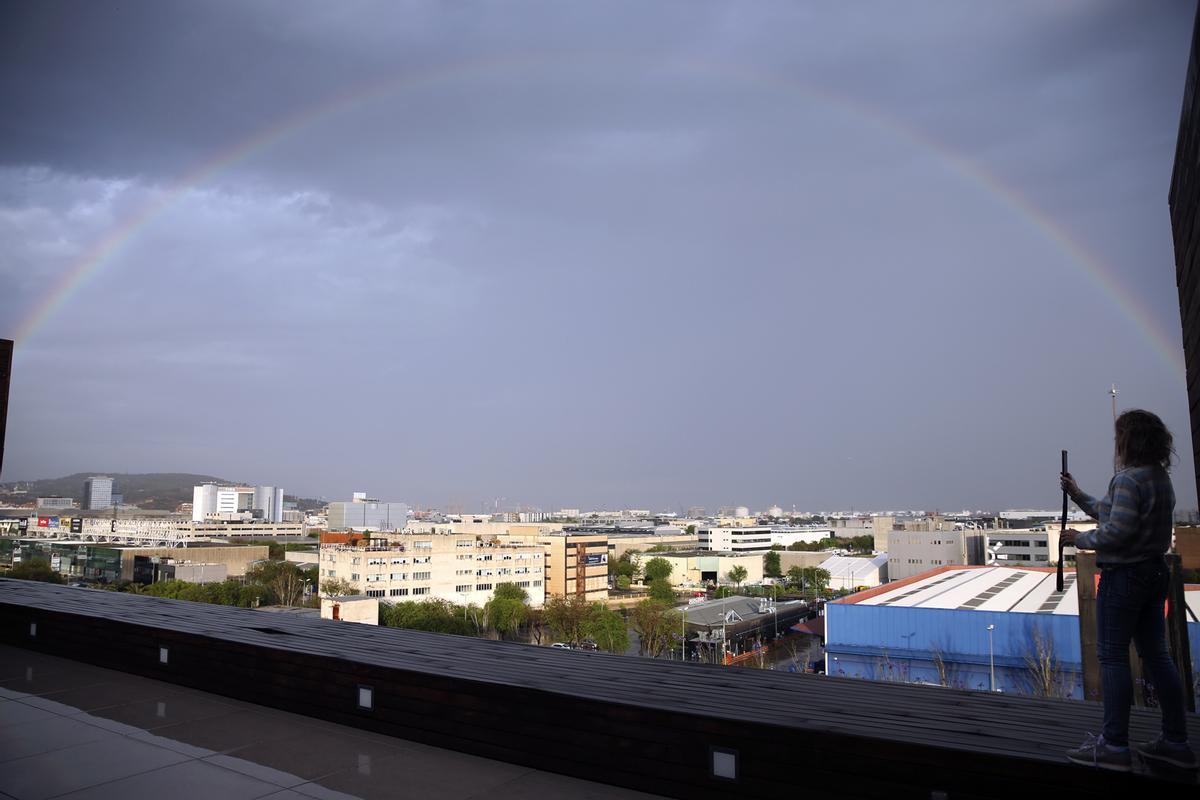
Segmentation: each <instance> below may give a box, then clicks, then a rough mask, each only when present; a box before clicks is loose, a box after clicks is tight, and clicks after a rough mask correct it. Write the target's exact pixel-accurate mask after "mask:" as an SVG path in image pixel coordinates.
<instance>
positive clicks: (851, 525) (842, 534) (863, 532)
mask: <svg viewBox="0 0 1200 800" xmlns="http://www.w3.org/2000/svg"><path fill="white" fill-rule="evenodd" d="M829 523H830V525H831V526H833V535H834V536H837V537H838V538H841V539H853V538H855V537H858V536H872V537H874V539H875V552H877V553H881V552H883V551H884V550H885V549H886V548H887V536H888V534H889V533H890V532H891V531H892V528H894V527H896V518H895V517H893V516H885V515H878V516H871V515H869V514H863V515H860V516H857V517H838V518H834V519H831V520H829Z"/></svg>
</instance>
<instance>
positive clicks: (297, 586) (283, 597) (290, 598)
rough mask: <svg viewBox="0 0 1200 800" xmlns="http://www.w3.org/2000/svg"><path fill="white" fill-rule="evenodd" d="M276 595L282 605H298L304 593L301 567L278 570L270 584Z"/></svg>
mask: <svg viewBox="0 0 1200 800" xmlns="http://www.w3.org/2000/svg"><path fill="white" fill-rule="evenodd" d="M268 585H269V586H270V588H271V592H272V593H273V594H274V595H275V602H277V603H278V604H279V605H281V606H288V607H289V608H290V607H291V606H294V605H296V604H297V603H299V602H300V596H301V595H302V594H304V576H303V575H302V574H301V573H300V570H299V569H280V570H276V572H275V577H274V578H272V580H271V583H270V584H268Z"/></svg>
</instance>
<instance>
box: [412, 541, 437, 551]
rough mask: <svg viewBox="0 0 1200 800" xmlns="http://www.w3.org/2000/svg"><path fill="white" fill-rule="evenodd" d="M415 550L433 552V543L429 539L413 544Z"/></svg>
mask: <svg viewBox="0 0 1200 800" xmlns="http://www.w3.org/2000/svg"><path fill="white" fill-rule="evenodd" d="M413 549H414V550H432V549H433V542H432V541H431V540H429V539H425V540H422V541H419V542H413Z"/></svg>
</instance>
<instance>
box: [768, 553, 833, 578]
mask: <svg viewBox="0 0 1200 800" xmlns="http://www.w3.org/2000/svg"><path fill="white" fill-rule="evenodd" d="M775 552H777V553H778V554H779V569H780V570H782V571H783V574H784V575H786V574H787V573H788V570H790V569H791V568H792V567H799V568H800V569H805V568H806V567H819V566H821V564H823V563H825V562H826V561H828V560H829V557H830V556H831V555H833V553H831V552H829V551H827V550H821V551H816V552H812V551H804V550H776V551H775Z"/></svg>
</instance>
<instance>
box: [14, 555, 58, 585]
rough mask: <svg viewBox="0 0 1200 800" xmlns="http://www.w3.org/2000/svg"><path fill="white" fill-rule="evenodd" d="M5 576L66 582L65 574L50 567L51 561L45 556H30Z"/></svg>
mask: <svg viewBox="0 0 1200 800" xmlns="http://www.w3.org/2000/svg"><path fill="white" fill-rule="evenodd" d="M5 577H6V578H17V579H18V580H22V581H41V582H42V583H64V581H63V576H62V575H59V574H58V573H57V572H55V571H54V570H52V569H50V562H49V561H47V560H46V559H44V558H30V559H27V560H25V561H22V562H21V563H19V564H17V565H15V566H14V567H13V568H12V569H10V570H9V571H8V573H7V574H6V575H5Z"/></svg>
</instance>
